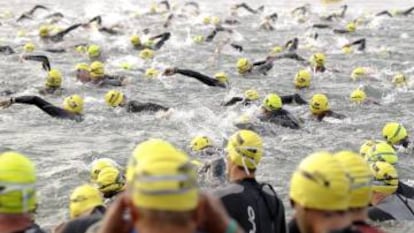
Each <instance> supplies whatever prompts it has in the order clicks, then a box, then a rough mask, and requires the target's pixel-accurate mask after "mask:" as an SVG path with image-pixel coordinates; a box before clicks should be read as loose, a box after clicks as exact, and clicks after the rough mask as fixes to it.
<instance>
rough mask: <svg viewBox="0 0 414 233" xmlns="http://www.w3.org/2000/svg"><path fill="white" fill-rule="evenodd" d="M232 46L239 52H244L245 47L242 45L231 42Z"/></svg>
mask: <svg viewBox="0 0 414 233" xmlns="http://www.w3.org/2000/svg"><path fill="white" fill-rule="evenodd" d="M230 46H231V47H233V48H234V49H236V50H238V51H239V52H243V47H242V46H241V45H238V44H234V43H231V44H230Z"/></svg>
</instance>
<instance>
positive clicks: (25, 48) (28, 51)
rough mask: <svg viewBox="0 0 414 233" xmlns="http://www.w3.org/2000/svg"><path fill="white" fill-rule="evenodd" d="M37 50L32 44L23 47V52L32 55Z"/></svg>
mask: <svg viewBox="0 0 414 233" xmlns="http://www.w3.org/2000/svg"><path fill="white" fill-rule="evenodd" d="M35 49H36V47H35V45H34V44H33V43H32V42H28V43H26V44H25V45H24V46H23V50H24V51H25V52H27V53H31V52H33V51H34V50H35Z"/></svg>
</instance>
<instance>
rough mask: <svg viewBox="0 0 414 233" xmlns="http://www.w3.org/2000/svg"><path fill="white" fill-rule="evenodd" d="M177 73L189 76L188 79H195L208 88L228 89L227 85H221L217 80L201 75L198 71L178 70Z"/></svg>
mask: <svg viewBox="0 0 414 233" xmlns="http://www.w3.org/2000/svg"><path fill="white" fill-rule="evenodd" d="M176 73H177V74H181V75H184V76H187V77H192V78H195V79H197V80H198V81H200V82H202V83H204V84H206V85H207V86H212V87H221V88H226V87H227V85H226V84H224V83H221V82H220V81H219V80H217V79H215V78H211V77H208V76H206V75H204V74H201V73H199V72H197V71H193V70H183V69H176Z"/></svg>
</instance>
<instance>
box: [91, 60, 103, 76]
mask: <svg viewBox="0 0 414 233" xmlns="http://www.w3.org/2000/svg"><path fill="white" fill-rule="evenodd" d="M89 71H90V74H91V78H92V79H99V78H102V77H103V76H104V75H105V66H104V64H103V63H102V62H100V61H94V62H92V64H91V65H90V66H89Z"/></svg>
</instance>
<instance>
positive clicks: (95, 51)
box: [87, 44, 101, 59]
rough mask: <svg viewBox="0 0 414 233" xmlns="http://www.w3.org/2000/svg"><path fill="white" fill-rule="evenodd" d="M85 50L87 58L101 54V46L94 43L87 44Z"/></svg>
mask: <svg viewBox="0 0 414 233" xmlns="http://www.w3.org/2000/svg"><path fill="white" fill-rule="evenodd" d="M87 52H88V56H89V58H91V59H93V58H98V57H99V56H100V55H101V47H100V46H99V45H96V44H92V45H89V47H88V51H87Z"/></svg>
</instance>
